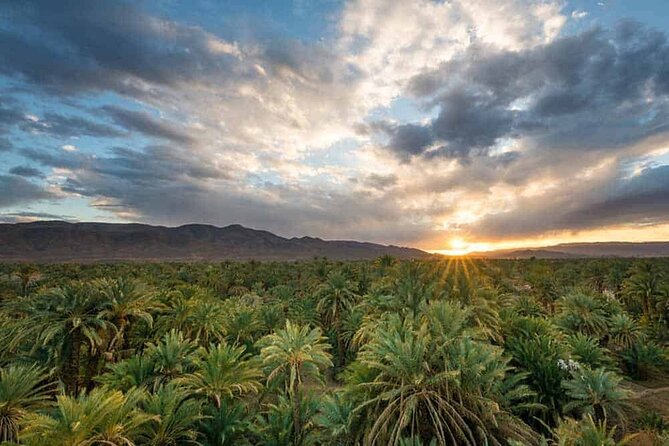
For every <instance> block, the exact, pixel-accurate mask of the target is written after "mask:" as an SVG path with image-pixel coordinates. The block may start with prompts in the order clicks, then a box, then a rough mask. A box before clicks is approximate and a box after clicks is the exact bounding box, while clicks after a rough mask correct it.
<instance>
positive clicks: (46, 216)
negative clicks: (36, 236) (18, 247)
mask: <svg viewBox="0 0 669 446" xmlns="http://www.w3.org/2000/svg"><path fill="white" fill-rule="evenodd" d="M37 220H64V221H69V222H77V221H79V220H78V219H77V218H76V217H73V216H71V215H60V214H50V213H48V212H7V213H1V214H0V223H25V222H31V221H37Z"/></svg>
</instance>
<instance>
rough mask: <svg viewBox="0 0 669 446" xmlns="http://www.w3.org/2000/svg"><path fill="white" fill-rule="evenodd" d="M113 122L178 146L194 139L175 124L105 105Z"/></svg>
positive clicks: (138, 112) (105, 110)
mask: <svg viewBox="0 0 669 446" xmlns="http://www.w3.org/2000/svg"><path fill="white" fill-rule="evenodd" d="M102 110H103V111H104V112H105V113H107V114H108V115H109V116H110V117H111V118H112V119H113V121H114V122H115V123H116V124H117V125H119V126H121V127H123V128H125V129H126V130H129V131H137V132H140V133H143V134H145V135H147V136H152V137H156V138H161V139H166V140H169V141H173V142H175V143H180V144H189V143H192V142H194V139H193V138H192V137H190V136H189V135H188V134H186V132H185V131H183V130H181V129H179V128H178V127H177V125H176V124H174V123H170V122H168V121H164V120H159V119H156V118H154V117H153V116H151V115H150V114H149V113H147V112H144V111H136V110H128V109H125V108H121V107H115V106H111V105H107V106H104V107H102Z"/></svg>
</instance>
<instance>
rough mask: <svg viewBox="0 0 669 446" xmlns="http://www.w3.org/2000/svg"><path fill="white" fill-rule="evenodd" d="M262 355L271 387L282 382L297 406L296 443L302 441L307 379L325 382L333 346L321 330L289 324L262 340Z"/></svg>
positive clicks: (295, 416) (295, 418) (294, 418)
mask: <svg viewBox="0 0 669 446" xmlns="http://www.w3.org/2000/svg"><path fill="white" fill-rule="evenodd" d="M258 344H259V346H260V347H261V350H260V356H261V358H262V364H263V367H264V369H265V373H266V375H267V382H268V384H273V383H275V382H282V383H283V384H284V389H285V391H286V393H287V394H288V396H289V397H290V399H291V402H292V405H293V431H294V436H295V438H294V441H295V444H300V442H301V441H302V434H303V432H302V428H303V425H302V419H301V410H300V407H301V405H302V386H303V384H304V382H305V380H307V379H312V380H315V381H317V382H322V376H321V370H322V369H325V368H327V367H332V360H331V356H330V354H329V353H328V350H329V348H330V346H329V345H328V344H327V343H326V342H325V337H323V336H322V334H321V331H320V329H318V328H314V329H310V328H309V327H308V326H299V325H294V324H292V323H291V322H290V321H286V326H285V328H283V329H281V330H278V331H277V332H276V333H273V334H271V335H267V336H265V337H264V338H262V339H261V340H260V341H258Z"/></svg>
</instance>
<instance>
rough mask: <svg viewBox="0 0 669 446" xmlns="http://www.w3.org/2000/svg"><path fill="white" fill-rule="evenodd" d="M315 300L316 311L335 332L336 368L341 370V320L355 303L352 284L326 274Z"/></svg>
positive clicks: (336, 273)
mask: <svg viewBox="0 0 669 446" xmlns="http://www.w3.org/2000/svg"><path fill="white" fill-rule="evenodd" d="M316 298H317V299H318V304H317V306H316V309H317V310H318V312H319V313H320V314H321V315H322V316H323V318H324V319H325V322H326V323H327V324H328V325H330V326H331V327H332V329H333V330H334V332H335V337H336V342H337V366H338V367H339V368H341V367H342V366H343V365H344V360H345V357H344V356H345V353H346V352H345V349H344V339H343V336H342V320H343V317H344V315H345V313H346V312H348V311H349V309H350V308H351V307H352V306H353V304H354V303H355V300H356V298H357V294H356V293H355V292H354V291H353V284H352V283H351V282H350V281H349V280H348V279H347V278H346V276H345V275H344V274H342V273H341V272H339V271H337V270H333V271H330V273H329V274H328V276H327V279H326V281H325V283H323V284H322V285H321V286H320V287H319V288H318V290H317V291H316Z"/></svg>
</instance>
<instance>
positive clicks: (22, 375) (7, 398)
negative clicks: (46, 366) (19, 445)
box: [0, 365, 54, 443]
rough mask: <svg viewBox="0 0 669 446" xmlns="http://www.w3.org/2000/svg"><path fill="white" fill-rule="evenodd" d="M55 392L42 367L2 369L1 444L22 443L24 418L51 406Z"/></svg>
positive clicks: (0, 398) (10, 366) (0, 371)
mask: <svg viewBox="0 0 669 446" xmlns="http://www.w3.org/2000/svg"><path fill="white" fill-rule="evenodd" d="M53 389H54V386H53V385H52V384H51V383H49V382H47V376H46V375H45V374H44V371H43V370H42V369H40V368H38V367H35V366H22V365H9V366H7V367H4V368H1V369H0V443H2V442H5V441H6V442H18V437H19V425H20V420H21V418H22V417H24V416H26V415H27V414H28V413H29V412H31V411H35V410H37V409H41V408H43V407H45V406H47V405H48V404H49V399H50V396H51V393H52V391H53Z"/></svg>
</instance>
